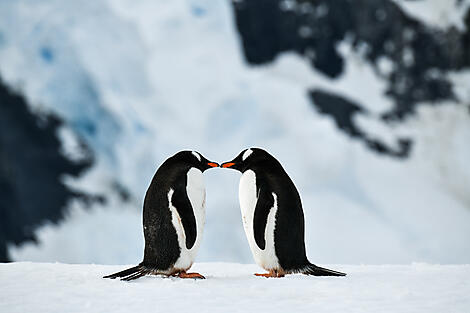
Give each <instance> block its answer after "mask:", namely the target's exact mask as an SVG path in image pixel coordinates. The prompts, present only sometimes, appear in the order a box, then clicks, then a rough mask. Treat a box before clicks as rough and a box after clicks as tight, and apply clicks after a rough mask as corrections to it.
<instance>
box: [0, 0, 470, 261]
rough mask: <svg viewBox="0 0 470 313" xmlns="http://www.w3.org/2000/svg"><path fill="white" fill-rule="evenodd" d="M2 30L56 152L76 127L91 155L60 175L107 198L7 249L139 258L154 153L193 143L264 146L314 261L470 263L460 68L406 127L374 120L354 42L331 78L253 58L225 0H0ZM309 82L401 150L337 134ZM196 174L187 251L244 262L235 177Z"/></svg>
mask: <svg viewBox="0 0 470 313" xmlns="http://www.w3.org/2000/svg"><path fill="white" fill-rule="evenodd" d="M0 28H1V30H2V37H1V41H0V74H1V75H2V78H3V79H4V80H5V81H6V82H7V83H8V84H9V85H10V86H13V87H17V88H18V89H19V90H21V91H22V92H23V93H24V94H25V95H26V97H27V98H28V100H29V101H30V105H31V107H32V109H33V110H35V111H42V110H44V111H48V112H53V113H55V114H58V115H59V116H61V117H62V118H63V119H64V120H65V121H66V126H65V127H64V129H65V130H64V132H63V133H61V137H62V138H63V142H64V150H65V151H66V152H65V153H68V154H70V155H75V154H77V152H76V151H75V152H74V148H73V147H75V146H76V144H74V136H79V137H81V138H83V139H84V140H85V141H86V143H87V144H88V145H89V147H90V148H91V150H92V151H93V153H94V154H95V158H96V163H95V164H94V166H93V167H92V168H91V169H90V171H89V172H87V173H86V174H85V175H84V176H83V177H81V178H80V179H78V180H75V179H70V177H64V178H63V180H64V182H66V184H67V185H68V186H70V187H71V188H73V189H76V190H79V191H83V192H87V193H91V194H95V193H98V194H104V195H106V197H107V202H106V203H95V204H93V205H91V206H90V207H89V206H88V205H87V204H86V203H82V202H78V201H71V203H70V204H69V205H68V211H67V212H68V214H67V217H66V218H65V220H64V221H63V222H62V223H60V224H59V225H50V224H45V225H41V227H40V228H39V229H38V230H37V232H36V233H37V236H38V239H39V243H40V244H39V245H36V244H34V243H26V244H23V245H22V246H11V247H10V249H9V251H10V254H11V256H12V258H13V259H14V260H32V261H62V262H80V263H92V262H95V263H106V264H122V263H137V262H139V261H140V259H141V257H142V247H143V238H142V230H141V222H140V220H141V215H140V214H141V213H140V212H141V206H142V199H143V195H144V192H145V190H146V188H147V185H148V183H149V181H150V179H151V177H152V175H153V173H154V171H155V169H156V168H157V166H158V165H159V164H160V163H161V162H162V161H163V160H164V159H165V158H167V157H168V156H170V155H172V154H173V153H175V152H176V151H178V150H180V149H188V148H189V149H196V150H199V151H200V152H202V153H203V154H204V155H205V156H206V157H208V158H210V159H214V160H217V161H225V160H229V159H231V158H233V156H235V155H236V154H237V153H238V152H239V151H240V150H242V149H244V148H246V147H249V146H261V147H264V148H266V149H267V150H269V151H271V152H272V153H273V154H274V155H275V156H277V157H278V158H279V160H280V161H281V163H282V164H283V165H284V166H285V168H286V170H287V172H288V173H289V174H290V175H291V177H292V178H293V180H294V182H295V183H296V185H297V187H298V189H299V192H300V194H301V196H302V200H303V202H304V207H305V215H306V237H307V239H306V242H307V252H308V254H309V256H310V258H311V259H312V261H314V262H318V263H356V264H357V263H379V264H380V263H410V262H414V261H418V262H437V263H469V262H470V250H469V249H468V238H470V196H469V195H470V193H469V192H468V186H469V185H470V166H468V161H467V160H469V159H470V145H468V142H470V115H469V114H468V104H469V103H470V93H469V87H468V86H470V85H469V84H467V82H468V81H469V76H468V74H465V73H455V75H450V76H451V77H450V78H451V79H452V81H453V82H455V84H456V86H459V98H460V99H461V101H462V105H456V104H455V103H443V104H442V105H441V106H438V107H437V106H430V105H427V103H423V104H422V106H421V107H419V108H418V110H417V112H416V114H415V115H413V116H409V117H408V118H407V119H405V120H404V121H403V122H402V123H400V124H398V123H397V124H393V123H391V124H384V123H383V122H382V121H381V119H380V117H379V114H380V113H383V112H384V111H386V110H387V109H388V108H390V105H391V104H390V99H389V98H387V97H386V96H385V95H384V93H385V80H384V77H385V76H384V75H382V74H380V73H377V72H376V71H375V68H373V67H372V66H371V65H370V63H367V62H365V61H364V58H363V56H362V55H361V53H360V52H358V51H355V50H353V49H351V45H352V43H351V42H350V41H349V40H344V41H343V42H342V43H341V45H340V47H339V50H340V52H341V54H342V56H343V57H344V59H345V60H346V64H345V69H344V73H342V74H341V75H340V76H339V77H338V78H337V79H330V78H328V77H326V76H325V75H323V74H321V73H319V72H317V71H314V70H313V69H312V68H311V66H310V63H309V60H306V59H304V58H302V57H300V56H298V55H296V54H293V53H284V54H282V55H280V56H279V57H278V58H276V59H275V60H274V61H273V62H272V63H271V64H269V65H265V66H257V67H254V66H249V65H248V64H246V62H245V61H244V57H243V54H242V51H241V49H240V40H239V34H238V33H237V30H236V28H235V25H234V18H233V12H232V10H231V6H230V3H229V2H228V1H216V2H214V1H208V0H207V1H196V0H190V1H183V0H180V1H166V2H155V1H150V0H146V1H139V2H137V3H136V2H135V1H126V0H121V1H93V2H88V3H86V4H84V3H71V2H65V1H61V0H51V1H41V2H36V1H26V0H22V1H3V2H1V3H0ZM384 64H385V65H384V66H383V69H384V71H385V72H386V70H387V65H386V60H385V61H384ZM358 78H360V79H358ZM312 87H315V88H321V89H323V90H326V91H332V92H335V93H336V94H339V95H342V96H344V97H347V98H348V99H351V100H355V101H358V102H360V103H361V104H363V105H364V107H365V108H367V109H368V110H369V111H370V114H369V115H367V116H362V115H361V116H358V117H357V119H358V124H359V125H360V126H361V128H362V129H363V130H364V132H365V134H366V136H368V137H370V138H380V140H382V141H384V142H387V143H389V144H390V145H391V146H392V147H393V146H394V145H396V144H397V140H398V139H399V138H400V137H402V136H408V137H410V138H412V139H413V142H414V145H413V150H412V152H411V154H410V156H409V158H406V159H396V158H392V157H389V156H383V155H379V154H377V153H375V152H374V151H371V150H370V149H368V148H367V147H366V145H365V144H364V143H363V142H361V141H357V140H354V139H352V138H351V137H349V136H348V135H347V134H345V133H343V132H341V131H340V130H339V129H338V128H337V127H336V125H335V123H334V121H333V120H332V119H331V117H328V116H325V115H323V114H321V113H319V112H317V111H316V110H315V108H314V106H313V105H312V103H311V101H310V98H309V96H308V91H309V90H310V89H311V88H312ZM67 134H69V135H67ZM70 134H71V135H70ZM205 177H206V183H207V224H206V230H205V234H204V240H203V243H202V246H201V251H200V254H199V256H198V260H199V261H214V260H215V261H232V262H235V261H236V262H251V254H250V251H249V249H248V245H247V244H246V239H245V238H244V234H243V229H242V226H241V221H240V213H239V208H238V199H237V190H238V186H237V184H238V178H239V175H238V174H237V173H235V172H229V171H224V170H222V169H218V170H211V171H208V172H207V174H205ZM116 183H118V184H119V185H121V186H124V187H125V188H126V189H127V190H128V192H129V194H130V201H129V202H123V201H121V200H120V199H119V197H118V195H116V192H115V190H114V189H113V186H115V184H116ZM227 243H230V244H227ZM332 247H334V248H332Z"/></svg>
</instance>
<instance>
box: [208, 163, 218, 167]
mask: <svg viewBox="0 0 470 313" xmlns="http://www.w3.org/2000/svg"><path fill="white" fill-rule="evenodd" d="M207 165H209V166H210V167H219V164H217V163H215V162H208V163H207Z"/></svg>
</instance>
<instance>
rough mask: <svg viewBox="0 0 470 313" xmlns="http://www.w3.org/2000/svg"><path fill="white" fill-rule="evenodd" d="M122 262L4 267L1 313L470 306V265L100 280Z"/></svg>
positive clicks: (222, 266) (228, 268)
mask: <svg viewBox="0 0 470 313" xmlns="http://www.w3.org/2000/svg"><path fill="white" fill-rule="evenodd" d="M122 268H123V266H104V265H65V264H58V263H56V264H49V263H12V264H1V265H0V277H1V279H0V282H1V284H0V293H1V295H2V296H1V297H0V312H9V313H15V312H37V313H40V312H47V313H54V312H61V313H62V312H76V313H80V312H86V313H93V312H115V313H120V312H188V311H194V312H201V313H202V312H227V313H228V312H272V313H274V312H341V313H343V312H361V313H367V312H373V313H376V312H391V313H396V312H426V313H434V312H435V313H442V312H453V313H466V312H468V311H469V310H470V298H469V297H468V294H470V284H469V283H468V281H469V280H470V265H428V264H413V265H382V266H361V265H336V266H334V268H335V269H339V270H341V271H346V272H347V273H348V276H346V277H342V278H338V277H307V276H300V275H291V276H287V277H285V278H280V279H272V278H271V279H266V278H260V277H255V276H253V273H254V272H256V271H259V268H257V267H256V266H255V265H242V264H236V263H199V264H195V266H194V268H193V270H195V271H200V272H201V273H203V274H205V275H206V277H207V279H206V280H200V281H196V280H181V279H176V278H170V279H169V278H161V277H156V276H153V277H144V278H141V279H139V280H136V281H133V282H129V283H127V282H122V281H116V280H108V279H103V278H101V276H102V275H104V274H108V273H110V272H113V271H117V270H120V269H122Z"/></svg>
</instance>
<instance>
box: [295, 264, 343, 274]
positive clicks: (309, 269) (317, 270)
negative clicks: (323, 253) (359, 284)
mask: <svg viewBox="0 0 470 313" xmlns="http://www.w3.org/2000/svg"><path fill="white" fill-rule="evenodd" d="M300 272H301V273H302V274H305V275H313V276H346V273H342V272H338V271H333V270H330V269H327V268H324V267H320V266H316V265H315V264H309V265H307V266H306V267H305V268H303V269H302V270H301V271H300Z"/></svg>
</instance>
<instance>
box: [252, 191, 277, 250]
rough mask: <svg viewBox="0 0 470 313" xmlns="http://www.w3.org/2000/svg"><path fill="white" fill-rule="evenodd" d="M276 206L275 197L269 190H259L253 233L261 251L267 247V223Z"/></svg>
mask: <svg viewBox="0 0 470 313" xmlns="http://www.w3.org/2000/svg"><path fill="white" fill-rule="evenodd" d="M273 206H274V197H273V195H272V194H271V193H270V192H267V190H262V189H258V200H257V202H256V207H255V213H254V217H253V232H254V236H255V242H256V244H257V245H258V247H259V248H260V249H261V250H264V248H265V246H266V239H265V238H264V234H265V231H266V223H267V221H268V215H269V212H270V211H271V209H272V207H273Z"/></svg>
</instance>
